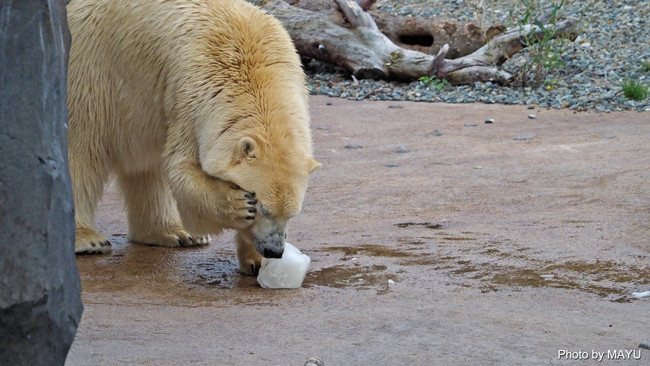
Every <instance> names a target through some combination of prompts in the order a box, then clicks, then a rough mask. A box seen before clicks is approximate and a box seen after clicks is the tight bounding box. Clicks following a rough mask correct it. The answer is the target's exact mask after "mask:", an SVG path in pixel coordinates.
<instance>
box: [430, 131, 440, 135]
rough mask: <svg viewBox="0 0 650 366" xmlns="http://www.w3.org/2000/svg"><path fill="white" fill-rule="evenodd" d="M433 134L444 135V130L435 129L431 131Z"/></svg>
mask: <svg viewBox="0 0 650 366" xmlns="http://www.w3.org/2000/svg"><path fill="white" fill-rule="evenodd" d="M431 134H432V135H433V136H442V131H440V130H433V132H431Z"/></svg>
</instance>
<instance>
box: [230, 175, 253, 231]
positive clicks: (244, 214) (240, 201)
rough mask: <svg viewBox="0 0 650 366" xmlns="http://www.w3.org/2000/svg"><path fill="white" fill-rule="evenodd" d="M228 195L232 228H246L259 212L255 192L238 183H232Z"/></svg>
mask: <svg viewBox="0 0 650 366" xmlns="http://www.w3.org/2000/svg"><path fill="white" fill-rule="evenodd" d="M230 188H231V192H230V195H229V197H228V201H229V204H230V209H229V211H230V212H228V218H229V220H230V222H231V225H230V227H231V228H232V229H245V228H247V227H249V226H250V225H251V224H252V223H253V221H254V220H255V215H256V214H257V208H256V206H257V199H256V198H255V193H254V192H247V191H245V190H243V189H241V188H240V187H238V186H236V185H232V186H231V187H230Z"/></svg>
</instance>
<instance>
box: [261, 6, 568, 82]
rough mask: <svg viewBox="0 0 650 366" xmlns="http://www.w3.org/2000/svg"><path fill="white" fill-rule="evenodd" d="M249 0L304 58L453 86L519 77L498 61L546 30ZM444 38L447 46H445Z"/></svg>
mask: <svg viewBox="0 0 650 366" xmlns="http://www.w3.org/2000/svg"><path fill="white" fill-rule="evenodd" d="M249 1H251V2H253V3H255V4H257V5H259V6H261V7H262V8H263V9H264V10H266V11H268V12H269V13H271V14H273V15H274V16H275V17H276V18H278V19H279V20H280V21H281V22H282V23H283V25H284V26H285V28H286V29H287V31H288V32H289V34H290V35H291V37H292V38H293V40H294V43H295V44H296V48H297V49H298V52H299V53H300V54H301V55H302V56H303V57H307V58H314V59H317V60H321V61H324V62H328V63H331V64H334V65H336V66H339V67H342V68H344V69H346V70H348V71H349V72H351V73H352V74H353V75H354V76H355V77H357V78H374V79H400V80H414V79H417V78H419V77H422V76H432V75H434V76H436V77H438V78H444V79H447V80H448V81H449V82H451V83H452V84H467V83H472V82H475V81H493V82H498V83H501V84H506V83H508V82H509V81H511V80H512V78H513V75H511V74H510V73H508V72H506V71H504V70H501V69H500V68H499V66H500V65H502V64H503V63H504V62H505V61H506V60H507V59H508V58H510V57H511V56H512V55H514V54H515V53H517V52H519V51H521V50H522V49H523V48H524V47H526V45H527V44H528V42H535V41H537V40H539V39H542V37H543V36H544V33H545V32H544V30H543V29H542V28H540V27H538V26H531V25H527V26H523V27H521V28H516V29H512V30H510V31H508V32H505V33H501V32H502V31H503V30H504V29H505V28H504V27H501V26H494V27H490V28H488V30H487V31H486V32H484V31H483V30H482V29H481V28H480V27H478V26H477V25H476V24H474V23H471V22H454V21H439V22H436V21H434V20H431V19H425V18H405V17H395V16H391V15H388V14H385V13H381V12H367V11H365V10H367V9H368V8H369V7H370V6H372V4H373V3H374V1H373V0H359V2H357V1H354V0H294V1H292V2H291V4H290V3H288V2H286V1H284V0H261V1H259V0H258V1H255V0H249ZM287 1H289V0H287ZM362 6H363V7H362ZM364 7H365V10H364ZM371 14H372V15H371ZM376 19H377V20H378V22H379V23H380V24H382V27H381V28H380V27H379V26H378V22H376V21H375V20H376ZM576 24H577V21H576V20H575V19H567V20H563V21H560V22H557V23H556V24H555V25H554V26H551V25H547V26H545V28H546V29H552V30H553V34H552V37H553V38H556V37H571V36H572V35H574V34H575V33H576V29H575V28H576ZM499 33H501V34H499ZM409 35H410V36H409ZM445 35H446V36H445ZM427 36H429V37H431V40H430V41H431V44H429V43H428V42H429V39H428V38H426V37H427ZM409 37H411V38H409ZM445 37H446V38H445ZM436 39H438V41H436ZM488 39H489V41H487V40H488ZM440 40H443V41H446V42H445V44H443V45H440ZM486 41H487V43H486ZM450 45H453V48H452V47H451V46H450ZM434 50H435V51H437V52H436V54H435V55H434V54H432V52H431V51H434ZM452 57H454V58H452Z"/></svg>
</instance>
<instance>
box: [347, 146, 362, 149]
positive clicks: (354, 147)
mask: <svg viewBox="0 0 650 366" xmlns="http://www.w3.org/2000/svg"><path fill="white" fill-rule="evenodd" d="M345 148H346V149H351V150H357V149H361V145H345Z"/></svg>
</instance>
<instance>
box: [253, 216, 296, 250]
mask: <svg viewBox="0 0 650 366" xmlns="http://www.w3.org/2000/svg"><path fill="white" fill-rule="evenodd" d="M286 227H287V225H286V223H284V222H278V221H276V220H274V219H272V218H270V217H264V216H262V217H260V216H258V217H257V218H256V219H255V223H254V224H253V227H252V230H251V232H252V234H253V243H254V246H255V250H256V251H257V252H258V253H260V254H261V255H262V256H264V257H265V258H281V257H282V253H284V241H285V238H286V237H287V232H286Z"/></svg>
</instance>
